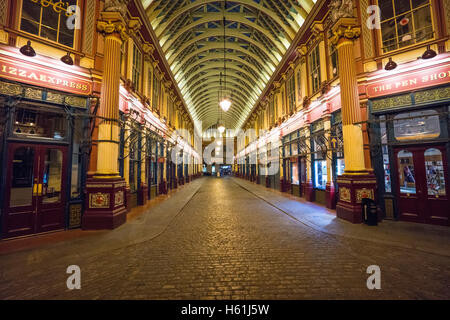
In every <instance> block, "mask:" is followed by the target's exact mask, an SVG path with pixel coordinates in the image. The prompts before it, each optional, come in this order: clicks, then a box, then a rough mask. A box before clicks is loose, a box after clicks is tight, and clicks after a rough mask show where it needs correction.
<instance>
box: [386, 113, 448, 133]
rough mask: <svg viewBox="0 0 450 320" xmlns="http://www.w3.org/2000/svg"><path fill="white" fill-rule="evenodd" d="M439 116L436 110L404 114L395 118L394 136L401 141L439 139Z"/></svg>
mask: <svg viewBox="0 0 450 320" xmlns="http://www.w3.org/2000/svg"><path fill="white" fill-rule="evenodd" d="M440 132H441V128H440V124H439V115H438V114H437V112H436V111H435V110H423V111H418V112H407V113H402V114H399V115H397V116H395V117H394V135H395V138H396V139H397V140H399V141H404V140H425V139H433V138H437V137H439V135H440Z"/></svg>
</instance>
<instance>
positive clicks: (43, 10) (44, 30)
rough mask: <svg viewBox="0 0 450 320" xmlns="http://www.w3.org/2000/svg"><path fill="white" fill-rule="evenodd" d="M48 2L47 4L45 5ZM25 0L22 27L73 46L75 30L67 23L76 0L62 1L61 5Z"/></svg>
mask: <svg viewBox="0 0 450 320" xmlns="http://www.w3.org/2000/svg"><path fill="white" fill-rule="evenodd" d="M44 2H47V5H46V6H45V5H44ZM44 2H43V1H33V0H23V2H22V13H21V21H20V29H21V30H22V31H25V32H28V33H31V34H34V35H36V36H39V37H41V38H44V39H48V40H51V41H54V42H57V43H59V44H62V45H64V46H68V47H73V45H74V37H75V30H74V29H73V30H70V29H69V28H68V25H67V20H68V18H69V17H70V16H71V15H72V14H69V13H68V12H67V9H68V8H69V6H72V5H76V4H77V1H76V0H66V1H64V2H63V1H60V2H59V3H60V5H59V6H56V5H53V4H52V5H49V4H48V1H44Z"/></svg>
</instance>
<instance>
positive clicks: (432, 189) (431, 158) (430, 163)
mask: <svg viewBox="0 0 450 320" xmlns="http://www.w3.org/2000/svg"><path fill="white" fill-rule="evenodd" d="M425 168H426V172H427V189H428V195H429V196H445V175H444V164H443V162H442V154H441V151H439V150H438V149H428V150H427V151H425Z"/></svg>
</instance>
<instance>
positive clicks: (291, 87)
mask: <svg viewBox="0 0 450 320" xmlns="http://www.w3.org/2000/svg"><path fill="white" fill-rule="evenodd" d="M287 97H288V101H287V102H288V113H289V114H291V113H293V112H294V111H295V109H296V108H295V77H294V76H293V75H292V76H291V77H290V78H289V80H288V81H287Z"/></svg>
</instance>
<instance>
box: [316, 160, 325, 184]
mask: <svg viewBox="0 0 450 320" xmlns="http://www.w3.org/2000/svg"><path fill="white" fill-rule="evenodd" d="M314 177H315V179H314V187H315V188H317V189H323V190H325V188H326V185H327V162H326V160H316V161H314Z"/></svg>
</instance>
